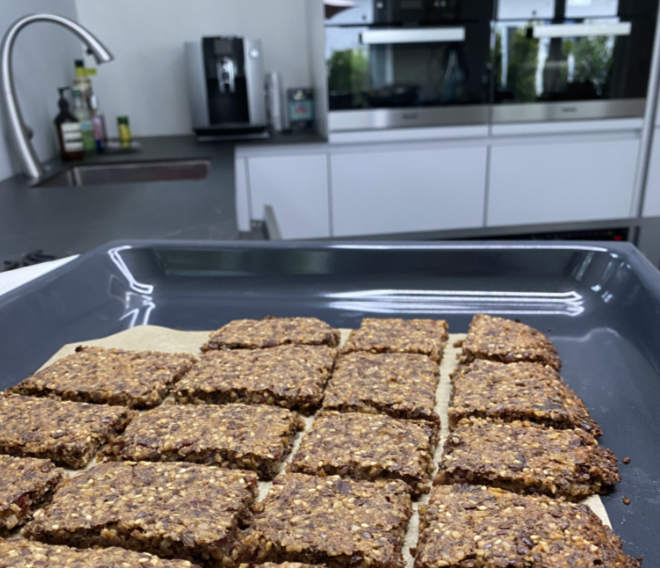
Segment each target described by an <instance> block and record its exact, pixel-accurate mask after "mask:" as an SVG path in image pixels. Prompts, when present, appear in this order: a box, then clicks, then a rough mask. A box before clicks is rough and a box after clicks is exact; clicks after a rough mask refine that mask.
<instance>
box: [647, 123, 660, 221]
mask: <svg viewBox="0 0 660 568" xmlns="http://www.w3.org/2000/svg"><path fill="white" fill-rule="evenodd" d="M643 216H644V217H660V128H656V129H655V133H654V136H653V146H652V148H651V156H650V157H649V173H648V177H647V178H646V196H645V198H644V210H643Z"/></svg>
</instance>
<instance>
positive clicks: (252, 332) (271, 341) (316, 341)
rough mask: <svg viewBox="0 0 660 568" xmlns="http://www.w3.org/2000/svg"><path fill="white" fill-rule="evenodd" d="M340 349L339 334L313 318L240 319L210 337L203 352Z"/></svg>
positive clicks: (203, 347)
mask: <svg viewBox="0 0 660 568" xmlns="http://www.w3.org/2000/svg"><path fill="white" fill-rule="evenodd" d="M287 344H295V345H328V346H330V347H336V346H337V345H339V330H337V329H333V328H332V327H330V326H329V325H328V324H327V323H325V322H324V321H321V320H320V319H318V318H311V317H290V318H274V317H266V318H264V319H262V320H255V319H237V320H233V321H230V322H229V323H228V324H226V325H224V326H222V327H221V328H220V329H219V330H217V331H214V332H212V333H211V334H210V336H209V340H208V342H207V343H206V344H205V345H203V346H202V351H209V350H211V349H236V348H247V349H258V348H262V347H275V346H276V345H287Z"/></svg>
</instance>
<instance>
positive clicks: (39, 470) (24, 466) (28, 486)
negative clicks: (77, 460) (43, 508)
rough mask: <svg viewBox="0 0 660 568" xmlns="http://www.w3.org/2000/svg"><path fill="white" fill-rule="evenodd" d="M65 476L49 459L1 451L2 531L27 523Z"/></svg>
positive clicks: (0, 497) (0, 508)
mask: <svg viewBox="0 0 660 568" xmlns="http://www.w3.org/2000/svg"><path fill="white" fill-rule="evenodd" d="M61 478H62V474H61V472H60V470H58V469H57V468H56V467H55V466H54V465H53V463H52V462H50V461H49V460H42V459H36V458H16V457H13V456H2V455H0V534H6V533H7V532H9V531H11V530H12V529H14V528H16V527H18V526H20V525H22V524H23V523H25V521H27V520H28V518H29V517H30V515H31V514H32V512H33V511H34V510H35V509H36V508H37V507H39V506H40V505H42V504H43V503H44V502H46V501H47V500H48V499H49V498H50V496H51V494H52V492H53V490H54V489H55V487H56V486H57V484H58V483H59V482H60V479H61ZM0 542H2V541H0ZM1 557H2V554H0V558H1ZM0 566H2V561H1V560H0Z"/></svg>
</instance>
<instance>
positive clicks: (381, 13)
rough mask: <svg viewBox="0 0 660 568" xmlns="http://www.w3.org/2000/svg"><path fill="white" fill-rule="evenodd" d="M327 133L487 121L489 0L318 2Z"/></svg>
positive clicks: (490, 6) (352, 0)
mask: <svg viewBox="0 0 660 568" xmlns="http://www.w3.org/2000/svg"><path fill="white" fill-rule="evenodd" d="M325 5H326V20H325V32H326V33H325V38H326V48H325V49H326V52H325V57H326V64H327V72H328V91H329V110H330V115H329V128H330V130H331V131H350V130H363V129H373V128H396V127H407V126H433V125H457V124H485V123H487V122H488V95H489V73H488V67H489V57H490V55H489V54H490V49H489V42H490V22H491V18H492V14H493V5H492V1H491V0H351V1H348V2H346V1H342V2H338V0H326V2H325Z"/></svg>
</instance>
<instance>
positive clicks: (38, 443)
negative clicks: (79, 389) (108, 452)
mask: <svg viewBox="0 0 660 568" xmlns="http://www.w3.org/2000/svg"><path fill="white" fill-rule="evenodd" d="M132 415H133V411H131V410H129V409H127V408H124V407H122V406H106V405H99V404H87V403H84V402H69V401H62V400H53V399H50V398H39V397H33V396H23V395H20V394H9V393H3V394H0V452H2V453H5V454H11V455H15V456H33V457H39V458H48V459H51V460H53V461H54V462H55V463H56V464H58V465H63V466H68V467H72V468H81V467H84V466H85V465H87V463H88V462H89V461H90V460H91V459H92V457H93V456H94V455H95V453H96V452H97V450H98V449H99V447H100V446H101V445H102V444H104V443H105V442H107V441H108V440H110V439H111V438H113V437H114V436H116V435H117V434H118V433H120V432H121V431H122V430H123V429H124V427H125V426H126V424H127V423H128V421H129V420H130V418H131V416H132Z"/></svg>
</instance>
